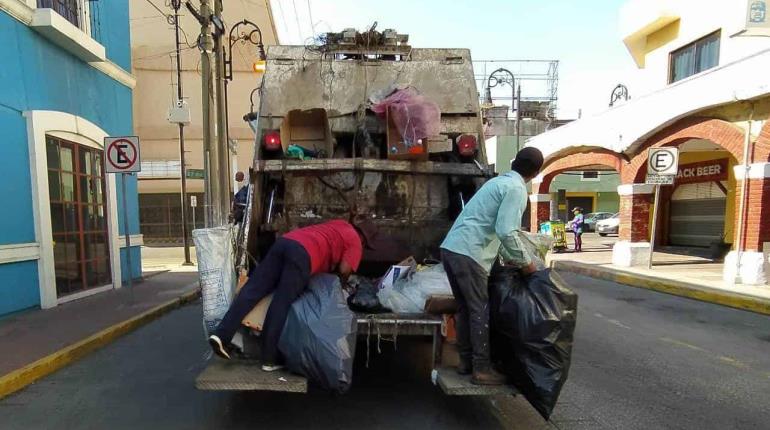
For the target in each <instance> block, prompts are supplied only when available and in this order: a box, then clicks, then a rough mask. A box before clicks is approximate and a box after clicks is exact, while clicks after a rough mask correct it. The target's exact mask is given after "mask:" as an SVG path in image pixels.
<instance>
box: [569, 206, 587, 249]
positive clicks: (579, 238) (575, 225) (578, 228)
mask: <svg viewBox="0 0 770 430" xmlns="http://www.w3.org/2000/svg"><path fill="white" fill-rule="evenodd" d="M572 214H573V215H574V216H575V217H574V218H572V221H570V225H571V226H572V233H574V234H575V252H583V227H584V225H585V216H583V208H581V207H579V206H577V207H575V208H573V209H572Z"/></svg>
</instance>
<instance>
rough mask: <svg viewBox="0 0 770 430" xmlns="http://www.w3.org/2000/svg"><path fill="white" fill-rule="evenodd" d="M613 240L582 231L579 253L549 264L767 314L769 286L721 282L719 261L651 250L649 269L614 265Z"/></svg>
mask: <svg viewBox="0 0 770 430" xmlns="http://www.w3.org/2000/svg"><path fill="white" fill-rule="evenodd" d="M570 239H571V237H570ZM616 240H617V238H611V237H606V238H603V237H600V236H598V235H596V234H585V235H584V239H583V252H582V253H580V254H575V253H572V252H566V253H562V254H550V255H549V257H548V260H549V262H550V263H549V264H550V265H551V267H553V268H554V270H557V271H567V272H573V273H577V274H581V275H585V276H590V277H594V278H600V279H605V280H609V281H613V282H617V283H621V284H626V285H630V286H634V287H640V288H648V289H652V290H657V291H661V292H664V293H668V294H674V295H678V296H684V297H689V298H693V299H696V300H701V301H706V302H711V303H716V304H720V305H724V306H731V307H735V308H739V309H745V310H750V311H753V312H758V313H763V314H768V315H770V287H759V286H750V285H740V284H737V285H735V284H732V283H728V282H725V281H723V280H722V270H723V267H724V266H723V264H722V263H714V262H712V261H711V260H708V259H705V258H700V257H694V256H688V255H678V254H670V253H665V252H655V254H654V255H653V267H652V269H647V268H646V267H620V266H615V265H613V264H612V245H613V244H614V242H615V241H616Z"/></svg>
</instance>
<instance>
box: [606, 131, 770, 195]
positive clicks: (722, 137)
mask: <svg viewBox="0 0 770 430" xmlns="http://www.w3.org/2000/svg"><path fill="white" fill-rule="evenodd" d="M763 131H764V129H763ZM767 137H768V139H770V130H768V133H767ZM744 138H745V134H744V131H743V130H742V129H741V128H739V127H738V126H736V125H733V124H731V123H729V122H727V121H724V120H721V119H716V118H704V117H691V118H685V119H682V120H679V121H677V122H675V123H674V124H671V125H669V126H668V127H665V128H664V129H662V130H660V131H659V132H657V133H655V134H654V135H652V136H651V137H650V138H648V139H647V140H645V141H644V143H643V144H642V145H641V146H640V147H639V149H638V151H637V153H636V155H634V157H633V158H632V159H631V162H630V163H629V164H628V165H626V166H625V168H624V169H623V171H622V172H621V180H622V182H623V183H624V184H632V183H641V182H644V175H645V172H646V164H647V151H645V150H646V149H649V148H660V147H664V146H679V145H681V144H682V143H684V142H686V141H688V140H691V139H705V140H709V141H711V142H713V143H715V144H717V145H719V146H721V147H722V148H724V149H725V150H727V151H728V152H729V153H730V154H732V156H733V157H735V158H736V159H737V160H741V159H742V158H743V141H744ZM768 143H770V140H768ZM768 146H770V145H768Z"/></svg>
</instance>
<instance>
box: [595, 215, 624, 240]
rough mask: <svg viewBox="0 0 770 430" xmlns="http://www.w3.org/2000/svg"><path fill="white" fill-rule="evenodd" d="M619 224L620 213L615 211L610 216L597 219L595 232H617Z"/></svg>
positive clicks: (603, 234) (605, 233)
mask: <svg viewBox="0 0 770 430" xmlns="http://www.w3.org/2000/svg"><path fill="white" fill-rule="evenodd" d="M619 225H620V214H619V213H617V214H615V215H613V216H612V217H611V218H607V219H603V220H601V221H597V223H596V232H597V233H599V236H607V235H608V234H618V226H619Z"/></svg>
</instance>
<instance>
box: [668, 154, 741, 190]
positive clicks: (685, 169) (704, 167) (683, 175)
mask: <svg viewBox="0 0 770 430" xmlns="http://www.w3.org/2000/svg"><path fill="white" fill-rule="evenodd" d="M728 166H729V163H728V160H727V158H720V159H718V160H709V161H699V162H697V163H689V164H680V165H679V171H678V172H677V174H676V184H677V185H681V184H691V183H694V182H711V181H726V180H727V173H728V172H727V169H728Z"/></svg>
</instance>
